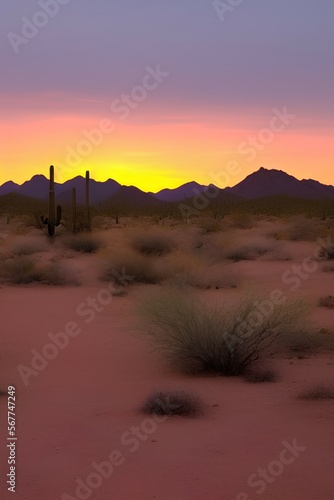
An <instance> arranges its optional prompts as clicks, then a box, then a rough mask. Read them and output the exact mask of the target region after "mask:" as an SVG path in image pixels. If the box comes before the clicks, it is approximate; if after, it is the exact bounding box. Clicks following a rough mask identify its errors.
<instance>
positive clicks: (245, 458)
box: [0, 243, 334, 500]
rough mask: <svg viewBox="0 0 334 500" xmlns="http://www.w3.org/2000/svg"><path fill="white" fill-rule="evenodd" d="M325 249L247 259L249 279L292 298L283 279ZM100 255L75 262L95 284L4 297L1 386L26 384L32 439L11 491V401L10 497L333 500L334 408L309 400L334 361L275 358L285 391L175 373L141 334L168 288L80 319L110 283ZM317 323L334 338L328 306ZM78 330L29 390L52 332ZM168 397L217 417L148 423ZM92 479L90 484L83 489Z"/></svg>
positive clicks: (17, 291)
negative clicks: (190, 396)
mask: <svg viewBox="0 0 334 500" xmlns="http://www.w3.org/2000/svg"><path fill="white" fill-rule="evenodd" d="M313 247H314V244H312V243H302V244H300V243H289V251H291V252H292V253H294V255H293V260H292V261H289V262H283V261H281V262H271V261H261V262H260V261H247V262H239V263H235V264H234V265H235V272H236V273H237V274H240V276H242V277H243V280H244V283H246V286H247V283H248V282H249V283H250V284H251V283H254V281H255V282H258V281H259V280H260V281H261V283H262V284H263V286H264V287H268V286H271V287H276V286H278V287H280V288H284V287H285V288H284V289H286V290H287V292H288V293H289V294H290V293H291V285H286V284H282V273H284V272H286V271H287V270H289V268H290V267H291V265H292V264H293V263H298V262H299V263H300V262H302V260H303V259H304V258H306V257H307V256H308V255H310V252H312V249H313ZM93 259H94V256H80V257H76V258H75V260H74V261H73V262H75V264H74V263H73V267H74V268H75V267H76V269H77V270H78V269H79V270H81V274H82V276H84V280H83V281H84V283H83V285H82V286H77V287H74V286H66V287H56V288H53V287H46V286H41V285H32V286H7V285H3V286H1V288H0V315H1V316H0V317H1V340H0V388H1V390H3V391H5V390H6V388H7V386H8V385H13V386H15V387H16V392H17V394H16V395H17V401H16V404H17V408H16V413H17V437H18V441H17V489H16V494H15V495H14V496H13V493H10V492H8V491H7V487H6V477H5V476H6V473H7V471H8V465H7V463H6V462H7V449H6V436H7V430H6V427H7V422H6V411H7V410H6V405H7V399H6V396H1V397H0V406H1V415H2V417H1V418H0V431H1V443H0V446H1V451H0V457H1V464H0V465H1V498H4V499H7V498H8V499H10V498H17V499H18V500H60V499H63V500H66V499H67V500H69V499H72V500H73V499H75V498H77V499H86V498H87V499H88V498H91V499H97V500H107V499H117V500H188V499H189V500H190V499H191V500H256V499H258V498H259V499H260V498H261V499H263V500H297V499H301V500H333V498H334V486H333V470H334V447H333V443H334V401H333V400H327V401H302V400H298V399H297V397H296V396H297V395H298V394H299V393H300V392H301V391H302V390H303V389H304V388H307V387H309V386H311V385H312V383H317V382H324V383H331V382H333V368H334V353H331V352H328V353H320V354H319V353H317V354H312V355H308V356H306V357H303V359H298V356H289V357H286V358H284V359H275V360H271V361H270V363H271V364H272V365H273V366H274V367H275V368H276V369H277V370H278V372H279V374H280V379H279V381H278V382H276V383H271V384H248V383H246V382H244V381H243V380H240V379H237V378H228V379H226V378H221V377H199V378H194V377H190V376H189V377H187V376H184V375H180V374H176V373H173V372H172V371H171V370H170V368H169V367H168V366H165V365H164V364H163V363H162V362H161V360H160V358H159V357H158V356H157V355H156V354H154V353H151V352H150V350H149V348H148V347H147V345H146V344H145V343H144V342H143V341H142V340H141V339H140V338H138V336H137V335H136V328H135V326H136V322H135V321H134V317H135V316H134V311H135V308H136V304H137V301H138V297H140V296H142V294H143V292H144V291H145V290H147V289H148V288H152V289H154V286H151V285H149V286H147V285H134V286H131V287H130V291H129V294H128V295H127V296H126V297H114V298H113V300H112V302H111V303H110V304H108V305H106V306H105V307H103V308H102V310H101V311H99V312H96V313H95V317H94V319H93V320H92V321H91V322H90V323H87V322H86V320H87V318H88V316H87V315H86V316H82V315H81V316H80V315H79V314H78V311H77V308H78V306H80V304H82V303H86V304H87V298H88V297H96V296H97V294H98V293H99V291H100V290H101V288H103V287H104V286H105V285H104V284H101V282H99V281H98V280H97V279H94V273H92V269H93V268H94V266H93ZM90 262H91V263H92V264H91V265H90ZM300 292H303V293H302V294H303V296H306V297H307V299H308V300H309V301H310V303H311V304H313V305H314V306H315V305H316V303H317V300H318V299H319V297H320V296H322V295H326V294H329V293H331V292H332V293H333V278H332V275H331V273H323V272H321V271H320V270H317V271H316V272H314V273H312V274H311V275H310V276H309V278H308V279H306V280H303V282H302V283H301V285H300V288H299V289H298V290H297V292H296V293H298V294H300ZM228 293H238V292H237V289H236V290H231V291H225V290H217V291H203V292H202V294H203V296H205V297H206V298H207V299H208V300H212V301H215V300H217V297H218V298H220V297H222V296H223V295H224V294H228ZM312 316H313V319H314V321H315V322H316V324H317V325H318V327H319V328H332V329H333V323H334V321H333V319H334V311H333V310H327V309H321V308H319V307H314V310H313V313H312ZM69 322H72V323H73V322H74V323H76V325H77V328H79V329H80V332H79V333H78V332H77V336H75V337H73V338H70V339H69V340H68V345H67V346H66V347H65V348H64V349H58V353H57V354H56V355H55V357H54V359H50V360H49V361H48V364H47V366H46V367H44V368H43V367H42V368H41V367H40V366H39V371H37V370H35V371H34V374H30V375H29V376H27V377H26V382H27V385H26V384H25V383H24V382H23V379H22V376H20V374H19V373H18V367H19V366H20V365H24V366H26V367H31V366H32V365H31V363H32V358H33V354H32V352H31V351H32V349H36V350H37V351H38V352H39V353H40V352H42V351H43V349H44V348H45V345H46V344H48V343H50V339H49V337H48V334H49V333H52V334H56V333H58V332H62V331H64V328H65V326H66V325H68V323H69ZM72 326H73V325H72ZM51 354H52V353H51ZM161 389H172V390H178V389H180V390H190V391H191V392H193V393H195V394H197V395H198V396H200V397H201V399H202V400H203V402H204V410H205V412H204V415H203V416H202V417H200V418H196V419H182V418H180V417H175V418H169V419H167V420H165V419H163V421H156V420H154V419H153V418H152V417H147V416H145V415H143V414H142V413H141V412H140V411H139V408H140V406H141V405H142V403H143V401H144V400H145V398H146V397H147V396H148V395H149V394H150V393H151V392H152V391H154V390H161ZM160 418H161V417H160ZM296 445H297V447H296ZM285 449H287V450H290V451H286V452H284V450H285ZM291 449H292V451H291ZM110 460H113V461H114V465H113V466H111V465H109V466H107V465H106V464H104V466H105V467H106V468H105V470H104V473H105V476H108V477H104V478H102V477H101V475H96V467H98V464H101V463H102V462H106V461H109V463H110ZM93 464H95V466H94V465H93ZM92 473H95V475H94V474H93V475H92ZM259 476H261V477H259ZM78 481H79V483H78ZM80 481H82V482H80ZM87 481H88V483H89V481H91V482H90V483H89V484H90V487H87V486H86V487H81V489H79V490H77V491H76V488H77V486H78V484H81V486H82V484H83V483H85V484H87ZM94 481H95V482H94Z"/></svg>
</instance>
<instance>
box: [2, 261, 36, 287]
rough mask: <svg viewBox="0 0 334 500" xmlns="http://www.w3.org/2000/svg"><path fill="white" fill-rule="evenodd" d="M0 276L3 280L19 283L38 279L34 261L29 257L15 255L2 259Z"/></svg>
mask: <svg viewBox="0 0 334 500" xmlns="http://www.w3.org/2000/svg"><path fill="white" fill-rule="evenodd" d="M1 277H2V279H4V281H5V282H8V283H11V284H15V285H21V284H27V283H32V282H34V281H39V273H38V270H37V268H36V261H35V259H33V258H31V257H26V256H24V257H15V258H13V259H6V260H3V262H2V266H1Z"/></svg>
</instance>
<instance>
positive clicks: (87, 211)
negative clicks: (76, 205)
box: [86, 170, 91, 231]
mask: <svg viewBox="0 0 334 500" xmlns="http://www.w3.org/2000/svg"><path fill="white" fill-rule="evenodd" d="M86 220H87V230H88V231H90V230H91V220H90V208H89V170H87V171H86Z"/></svg>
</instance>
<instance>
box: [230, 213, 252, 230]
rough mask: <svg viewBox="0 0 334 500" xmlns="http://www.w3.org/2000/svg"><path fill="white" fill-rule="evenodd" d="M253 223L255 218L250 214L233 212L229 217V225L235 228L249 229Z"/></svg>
mask: <svg viewBox="0 0 334 500" xmlns="http://www.w3.org/2000/svg"><path fill="white" fill-rule="evenodd" d="M254 224H255V218H254V216H253V215H251V214H247V213H244V214H233V215H231V216H230V217H229V225H230V227H232V228H235V229H251V228H252V227H254Z"/></svg>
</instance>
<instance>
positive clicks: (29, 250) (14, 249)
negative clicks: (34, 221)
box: [10, 236, 48, 257]
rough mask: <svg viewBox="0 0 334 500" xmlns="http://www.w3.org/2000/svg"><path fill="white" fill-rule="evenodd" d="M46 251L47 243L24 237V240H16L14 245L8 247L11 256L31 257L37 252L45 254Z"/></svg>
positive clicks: (40, 239) (39, 239)
mask: <svg viewBox="0 0 334 500" xmlns="http://www.w3.org/2000/svg"><path fill="white" fill-rule="evenodd" d="M47 249H48V243H47V241H46V240H44V239H42V238H29V236H26V237H24V238H17V239H16V241H15V242H14V243H12V245H11V246H10V252H11V253H12V254H13V255H17V256H19V257H20V256H22V255H32V254H34V253H38V252H45V251H47Z"/></svg>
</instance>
